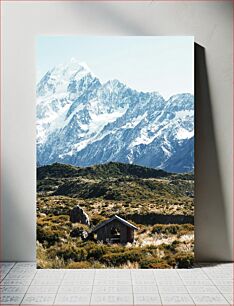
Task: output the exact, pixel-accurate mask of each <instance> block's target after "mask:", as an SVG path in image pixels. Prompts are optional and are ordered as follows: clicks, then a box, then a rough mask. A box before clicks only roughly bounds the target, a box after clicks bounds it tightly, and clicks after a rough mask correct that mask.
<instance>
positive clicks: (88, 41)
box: [36, 36, 194, 98]
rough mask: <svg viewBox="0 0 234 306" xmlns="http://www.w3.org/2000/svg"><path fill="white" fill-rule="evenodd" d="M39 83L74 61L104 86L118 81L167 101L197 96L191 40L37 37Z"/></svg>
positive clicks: (133, 37) (149, 37)
mask: <svg viewBox="0 0 234 306" xmlns="http://www.w3.org/2000/svg"><path fill="white" fill-rule="evenodd" d="M36 57H37V77H38V80H39V79H40V78H41V77H42V76H43V75H44V74H45V73H46V72H47V71H48V70H50V69H51V68H53V67H54V66H56V65H59V64H62V63H66V62H68V61H69V60H70V59H71V58H76V59H77V60H78V61H80V62H85V63H86V64H87V65H88V66H89V68H90V69H91V70H92V71H93V73H94V74H95V75H96V76H97V77H98V78H99V79H100V81H101V82H106V81H108V80H111V79H118V80H120V81H122V82H124V83H126V84H127V85H128V86H130V87H132V88H134V89H137V90H139V91H158V92H160V93H161V94H162V95H163V96H164V97H165V98H169V97H170V96H171V95H173V94H177V93H182V92H189V93H192V94H193V93H194V38H193V37H192V36H38V37H37V41H36Z"/></svg>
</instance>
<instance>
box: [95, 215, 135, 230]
mask: <svg viewBox="0 0 234 306" xmlns="http://www.w3.org/2000/svg"><path fill="white" fill-rule="evenodd" d="M114 220H118V221H119V222H121V223H123V224H124V225H126V226H128V227H130V228H133V229H135V230H137V227H136V226H135V225H133V224H132V223H130V222H128V221H126V220H124V219H123V218H121V217H119V216H117V215H114V216H113V217H111V218H110V219H109V220H106V221H104V222H102V223H100V224H98V225H97V226H96V227H95V228H94V229H93V230H92V232H96V231H97V230H99V229H100V228H102V227H103V226H105V225H106V224H108V223H110V222H112V221H114Z"/></svg>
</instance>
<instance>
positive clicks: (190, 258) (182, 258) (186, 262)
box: [175, 253, 194, 268]
mask: <svg viewBox="0 0 234 306" xmlns="http://www.w3.org/2000/svg"><path fill="white" fill-rule="evenodd" d="M175 261H176V266H177V268H191V267H192V266H193V263H194V255H193V253H179V254H176V255H175Z"/></svg>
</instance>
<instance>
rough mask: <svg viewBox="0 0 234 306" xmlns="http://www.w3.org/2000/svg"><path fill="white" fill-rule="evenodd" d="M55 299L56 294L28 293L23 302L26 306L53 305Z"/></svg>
mask: <svg viewBox="0 0 234 306" xmlns="http://www.w3.org/2000/svg"><path fill="white" fill-rule="evenodd" d="M54 299H55V294H44V293H43V294H40V293H37V294H32V293H27V294H26V295H25V297H24V299H23V301H22V304H26V305H52V304H53V302H54Z"/></svg>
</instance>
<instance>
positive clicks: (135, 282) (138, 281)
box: [132, 277, 156, 286]
mask: <svg viewBox="0 0 234 306" xmlns="http://www.w3.org/2000/svg"><path fill="white" fill-rule="evenodd" d="M132 284H133V285H142V286H147V285H153V284H156V282H155V280H154V279H147V278H143V277H142V278H140V277H139V278H138V279H133V280H132Z"/></svg>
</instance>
